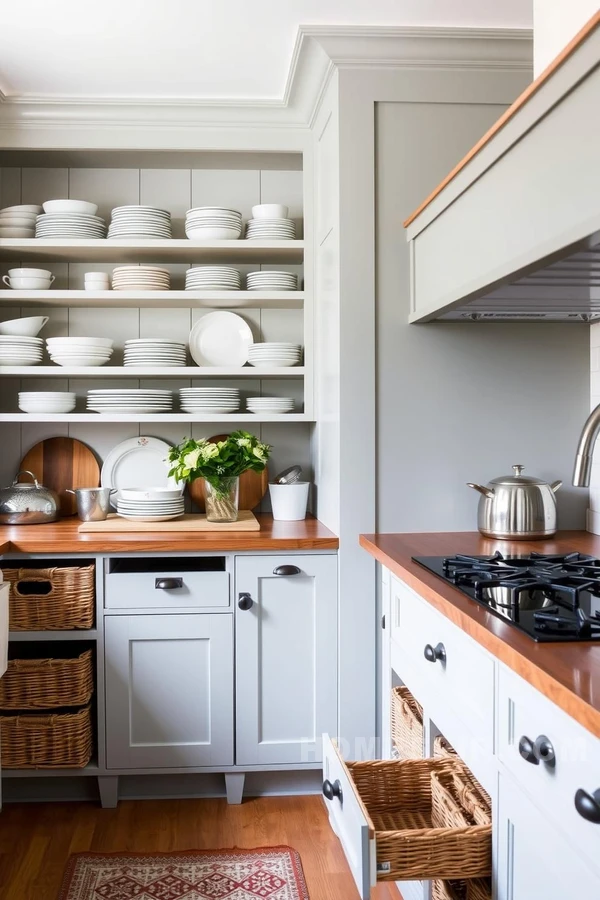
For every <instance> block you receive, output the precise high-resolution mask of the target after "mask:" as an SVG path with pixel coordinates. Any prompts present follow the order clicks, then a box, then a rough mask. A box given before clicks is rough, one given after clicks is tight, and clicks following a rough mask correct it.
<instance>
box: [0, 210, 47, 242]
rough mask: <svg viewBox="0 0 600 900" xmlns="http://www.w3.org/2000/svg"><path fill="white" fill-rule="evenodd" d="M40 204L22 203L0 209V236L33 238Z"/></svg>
mask: <svg viewBox="0 0 600 900" xmlns="http://www.w3.org/2000/svg"><path fill="white" fill-rule="evenodd" d="M41 212H42V207H41V206H34V205H33V204H29V203H27V204H24V205H21V206H5V207H4V209H0V238H33V237H35V222H36V219H37V217H38V216H39V215H40V213H41Z"/></svg>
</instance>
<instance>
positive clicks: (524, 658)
mask: <svg viewBox="0 0 600 900" xmlns="http://www.w3.org/2000/svg"><path fill="white" fill-rule="evenodd" d="M360 543H361V546H362V547H364V548H365V549H366V550H368V551H369V553H370V554H371V555H372V556H374V557H375V558H376V559H377V560H378V561H379V562H380V563H382V565H384V566H386V568H388V569H390V571H392V572H394V573H395V574H396V575H397V576H398V578H400V579H401V580H402V581H404V582H405V583H406V584H408V585H409V586H410V587H411V588H413V589H414V590H415V591H416V592H417V593H418V594H419V595H420V596H421V597H423V598H424V599H425V600H427V601H428V602H429V603H431V605H432V606H434V607H435V608H436V609H437V610H439V611H440V612H441V613H443V615H445V616H447V618H449V619H451V620H452V622H454V623H455V624H456V625H458V627H459V628H462V630H463V631H466V632H467V634H469V635H470V636H471V637H472V638H474V639H475V640H476V641H477V642H478V643H479V644H481V645H482V646H483V647H485V648H486V650H489V651H490V653H493V654H494V656H496V657H497V658H498V659H500V660H501V661H502V662H503V663H505V665H507V666H509V667H510V668H511V669H513V671H515V672H516V673H517V674H518V675H520V676H521V677H522V678H524V679H525V680H526V681H528V682H529V683H530V684H531V685H533V687H535V688H537V689H538V690H539V691H540V692H541V693H542V694H544V695H545V696H546V697H548V699H549V700H552V702H553V703H556V705H557V706H559V707H560V708H561V709H563V710H564V711H565V712H566V713H567V714H568V715H569V716H571V717H572V718H573V719H576V720H577V721H578V722H579V723H580V724H581V725H583V726H584V728H587V729H588V731H591V732H592V733H593V734H595V735H596V737H599V738H600V642H596V643H593V642H590V641H587V642H586V641H584V642H581V643H574V644H552V643H546V644H539V643H536V642H535V641H533V640H532V639H531V638H529V637H527V635H526V634H523V633H521V632H520V631H518V629H516V628H515V627H514V626H512V625H509V624H507V623H505V622H503V621H502V620H501V619H500V618H498V617H497V616H495V615H494V614H493V613H490V612H488V611H487V610H486V609H485V607H483V606H481V605H480V604H478V603H476V602H475V601H474V600H470V599H469V597H467V596H466V595H465V594H463V593H462V591H460V590H459V589H458V588H455V587H453V586H452V585H450V584H446V583H445V582H444V581H442V580H441V579H440V578H438V577H437V576H436V575H434V574H433V573H432V572H428V571H427V570H426V569H423V568H422V567H421V566H419V565H418V564H417V563H414V562H413V561H412V559H411V557H413V556H452V555H454V554H455V553H468V554H473V555H477V556H483V555H490V554H493V553H495V551H496V550H500V552H501V553H502V554H504V555H508V554H513V555H517V554H524V553H528V552H529V551H531V550H536V551H538V552H540V553H566V552H568V551H572V550H578V551H580V552H581V553H589V554H591V555H594V556H598V557H600V537H599V536H596V535H593V534H590V533H589V532H587V531H563V532H559V533H558V534H557V535H556V537H555V538H552V539H550V540H544V541H531V542H527V541H514V542H510V541H493V540H488V539H486V538H484V537H482V536H481V535H480V534H479V533H477V532H473V533H472V532H459V533H456V534H454V533H448V534H363V535H361V537H360ZM474 675H475V673H474Z"/></svg>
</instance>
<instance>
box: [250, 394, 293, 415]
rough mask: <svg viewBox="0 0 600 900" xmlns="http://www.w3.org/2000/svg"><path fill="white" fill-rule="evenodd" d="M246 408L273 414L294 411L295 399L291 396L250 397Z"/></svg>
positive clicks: (252, 411)
mask: <svg viewBox="0 0 600 900" xmlns="http://www.w3.org/2000/svg"><path fill="white" fill-rule="evenodd" d="M246 409H247V410H248V412H251V413H262V414H263V415H267V416H273V415H276V414H278V413H289V412H292V410H293V409H294V401H293V399H292V398H291V397H248V399H247V400H246Z"/></svg>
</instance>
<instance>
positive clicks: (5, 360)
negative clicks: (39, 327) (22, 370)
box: [0, 334, 44, 366]
mask: <svg viewBox="0 0 600 900" xmlns="http://www.w3.org/2000/svg"><path fill="white" fill-rule="evenodd" d="M43 352H44V341H43V340H42V338H38V337H25V336H21V337H14V336H13V335H12V334H2V335H0V366H35V365H36V364H37V363H40V362H41V361H42V354H43Z"/></svg>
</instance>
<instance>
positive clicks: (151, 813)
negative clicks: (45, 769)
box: [0, 797, 399, 900]
mask: <svg viewBox="0 0 600 900" xmlns="http://www.w3.org/2000/svg"><path fill="white" fill-rule="evenodd" d="M276 844H288V845H289V846H291V847H293V848H294V849H295V850H297V851H298V852H299V853H300V856H301V858H302V865H303V867H304V874H305V876H306V881H307V883H308V890H309V894H310V900H358V892H357V890H356V887H355V885H354V881H353V879H352V876H351V874H350V871H349V869H348V866H347V864H346V861H345V858H344V854H343V852H342V849H341V847H340V844H339V842H338V839H337V838H336V836H335V835H334V834H333V832H332V831H331V829H330V828H329V824H328V818H327V814H326V812H325V808H324V805H323V801H322V800H321V798H320V797H269V798H262V799H257V800H252V799H250V800H246V801H245V802H244V803H243V804H242V805H241V806H228V805H227V803H226V802H225V801H224V800H160V801H159V800H157V801H152V800H138V801H122V802H121V803H120V804H119V806H118V808H117V809H100V808H99V807H98V806H97V805H95V804H92V803H46V804H9V805H7V806H5V808H4V810H3V811H2V812H1V813H0V897H2V900H56V897H57V894H58V889H59V886H60V882H61V876H62V872H63V869H64V866H65V863H66V861H67V859H68V857H69V854H70V853H77V852H81V851H85V850H96V851H99V852H102V851H105V852H115V851H126V850H138V851H150V852H152V851H161V850H162V851H168V850H190V849H196V850H204V849H213V850H217V849H221V848H227V847H261V846H269V845H271V846H273V845H276ZM398 897H399V894H398V893H397V892H396V890H395V888H393V887H391V886H390V887H389V888H388V887H387V886H385V885H381V886H378V887H377V888H375V890H374V891H373V894H372V900H398Z"/></svg>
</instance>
